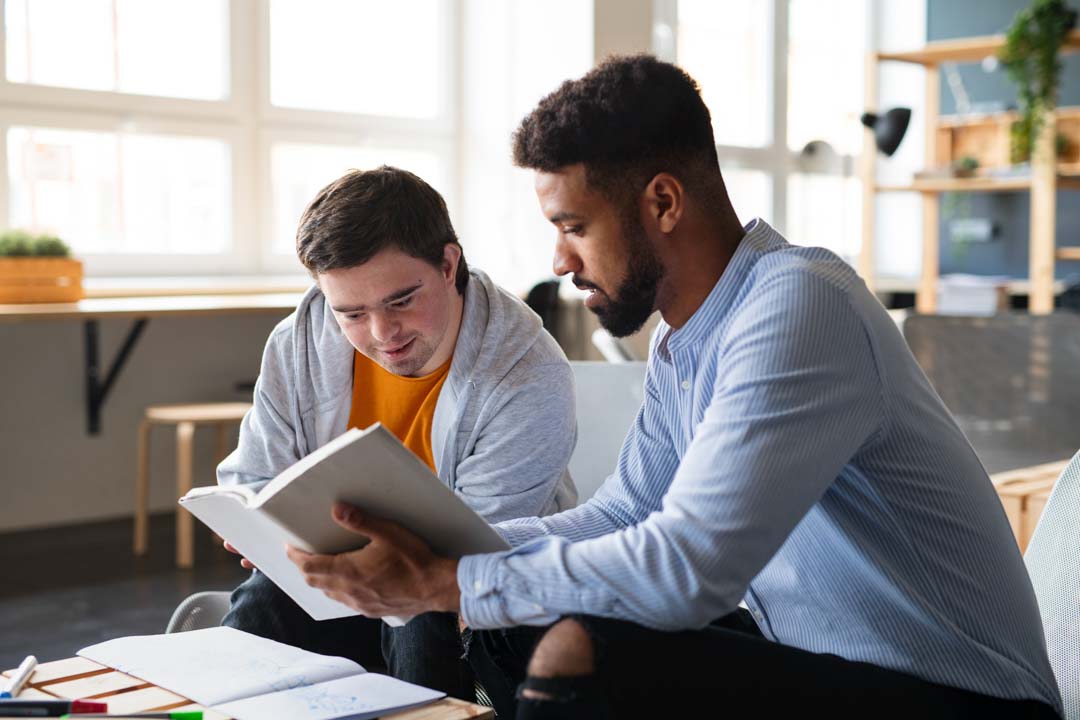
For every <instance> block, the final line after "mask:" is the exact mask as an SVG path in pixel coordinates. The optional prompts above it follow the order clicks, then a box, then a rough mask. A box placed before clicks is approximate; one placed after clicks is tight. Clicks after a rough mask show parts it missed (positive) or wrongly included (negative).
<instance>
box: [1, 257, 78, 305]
mask: <svg viewBox="0 0 1080 720" xmlns="http://www.w3.org/2000/svg"><path fill="white" fill-rule="evenodd" d="M82 277H83V266H82V261H81V260H72V259H71V258H55V257H0V304H10V303H47V302H77V301H78V300H81V299H82V298H83V286H82Z"/></svg>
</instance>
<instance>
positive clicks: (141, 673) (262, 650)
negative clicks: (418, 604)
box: [79, 627, 365, 705]
mask: <svg viewBox="0 0 1080 720" xmlns="http://www.w3.org/2000/svg"><path fill="white" fill-rule="evenodd" d="M79 655H80V656H81V657H84V658H87V659H89V660H93V661H94V662H98V663H101V664H102V665H106V666H108V667H111V668H115V669H117V670H120V671H121V672H125V673H127V674H129V675H134V676H135V677H137V678H140V679H142V680H145V681H147V682H150V683H153V684H154V685H158V686H160V687H163V688H165V689H166V690H171V691H172V692H174V693H176V694H178V695H183V696H184V697H187V698H191V699H192V700H194V701H195V702H197V703H199V704H201V705H218V704H221V703H227V702H230V701H233V700H239V699H241V698H247V697H253V696H255V695H263V694H265V693H274V692H277V691H279V690H289V689H292V688H299V687H305V686H308V685H312V684H315V683H319V682H324V681H326V680H335V679H338V678H343V677H348V676H350V675H358V674H362V673H364V672H365V670H364V668H362V667H361V666H360V665H358V664H356V663H355V662H353V661H352V660H346V659H345V658H340V657H331V656H329V655H318V654H316V653H312V652H308V651H306V650H301V649H299V648H294V647H291V646H289V645H285V644H283V643H279V642H274V641H273V640H267V639H266V638H261V637H258V636H256V635H251V634H249V633H245V632H242V631H240V630H236V629H233V628H228V627H216V628H209V629H206V630H192V631H191V632H182V633H172V634H169V635H141V636H132V637H124V638H117V639H116V640H108V641H106V642H103V643H99V644H97V645H91V646H90V647H86V648H83V649H82V650H80V651H79Z"/></svg>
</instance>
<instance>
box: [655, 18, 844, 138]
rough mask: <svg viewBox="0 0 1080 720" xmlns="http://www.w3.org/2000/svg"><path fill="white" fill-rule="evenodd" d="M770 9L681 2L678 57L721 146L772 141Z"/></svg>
mask: <svg viewBox="0 0 1080 720" xmlns="http://www.w3.org/2000/svg"><path fill="white" fill-rule="evenodd" d="M771 4H772V3H769V2H764V1H763V0H759V1H758V2H746V1H745V0H679V4H678V12H679V19H678V32H677V49H676V57H677V59H678V63H679V65H680V66H681V67H682V68H683V69H685V70H686V71H687V72H688V73H689V74H690V76H691V77H693V78H694V79H695V80H697V82H698V85H700V86H701V97H702V99H703V100H704V101H705V105H706V106H708V108H709V112H710V113H711V114H712V122H713V135H715V137H716V142H717V144H719V145H735V146H741V147H762V146H764V145H768V144H769V142H770V139H771V137H772V123H771V122H770V117H769V108H770V106H771V103H770V102H769V93H770V91H771V83H770V82H769V76H768V71H769V67H770V59H769V58H770V55H769V53H770V49H771V47H772V43H771V42H770V39H769V37H770V36H769V32H770V22H769V8H770V6H771ZM828 17H830V18H831V17H832V13H829V15H828Z"/></svg>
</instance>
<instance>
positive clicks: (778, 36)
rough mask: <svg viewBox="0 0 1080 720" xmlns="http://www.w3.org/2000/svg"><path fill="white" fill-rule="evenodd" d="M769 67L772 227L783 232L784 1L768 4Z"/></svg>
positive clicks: (785, 148)
mask: <svg viewBox="0 0 1080 720" xmlns="http://www.w3.org/2000/svg"><path fill="white" fill-rule="evenodd" d="M771 23H772V28H771V31H772V32H771V36H772V44H773V47H772V50H773V52H772V67H771V68H770V69H769V71H768V72H767V73H766V76H767V77H771V78H772V94H771V98H772V108H771V112H770V113H769V114H770V116H771V117H772V139H771V143H770V145H769V149H770V153H769V155H770V172H771V174H772V224H773V225H774V227H776V229H777V230H779V231H780V232H781V233H786V232H787V208H788V176H789V174H790V172H791V165H790V160H789V158H790V155H791V153H789V152H788V146H787V144H788V141H787V135H788V129H787V114H788V0H773V2H772V18H771Z"/></svg>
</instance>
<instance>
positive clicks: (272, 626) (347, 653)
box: [221, 570, 476, 702]
mask: <svg viewBox="0 0 1080 720" xmlns="http://www.w3.org/2000/svg"><path fill="white" fill-rule="evenodd" d="M230 603H231V604H230V607H229V612H228V614H226V615H225V619H224V620H222V623H221V624H222V625H226V626H228V627H233V628H236V629H238V630H244V631H245V632H249V633H252V634H254V635H259V636H261V637H265V638H269V639H271V640H277V641H278V642H282V643H285V644H287V645H292V646H294V647H299V648H303V649H304V650H310V651H311V652H316V653H320V654H322V655H337V656H340V657H345V658H349V659H350V660H354V661H356V662H358V663H360V664H361V665H363V666H364V668H365V669H367V670H370V671H372V672H379V673H386V674H389V675H393V676H394V677H396V678H398V679H399V680H405V681H406V682H411V683H416V684H417V685H423V686H425V687H429V688H432V689H435V690H440V691H442V692H444V693H446V694H447V695H450V696H452V697H456V698H460V699H462V700H468V701H469V702H475V700H476V691H475V681H474V679H473V675H472V671H471V670H470V668H469V665H468V663H466V662H465V661H464V660H463V659H462V654H463V653H464V649H463V647H462V644H461V636H460V634H459V632H458V625H457V615H455V614H453V613H424V614H423V615H418V616H416V617H415V618H413V619H412V620H410V621H409V622H408V623H406V624H405V626H404V627H398V628H393V627H390V626H389V625H387V624H386V623H384V622H383V621H382V620H377V619H371V618H366V617H350V618H341V619H338V620H322V621H315V620H312V619H311V616H310V615H308V614H307V613H306V612H304V611H303V609H301V607H300V606H299V605H297V604H296V603H295V602H293V600H292V598H290V597H289V596H288V595H286V594H285V593H283V592H282V591H281V590H280V589H279V588H278V586H277V585H275V584H274V583H273V582H271V581H270V579H269V578H267V577H266V576H265V575H263V574H262V573H261V572H259V571H257V570H256V571H254V572H252V574H251V577H250V578H248V579H247V580H246V581H245V582H244V583H243V584H241V585H240V586H239V587H238V588H236V590H234V591H233V594H232V597H231V598H230Z"/></svg>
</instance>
